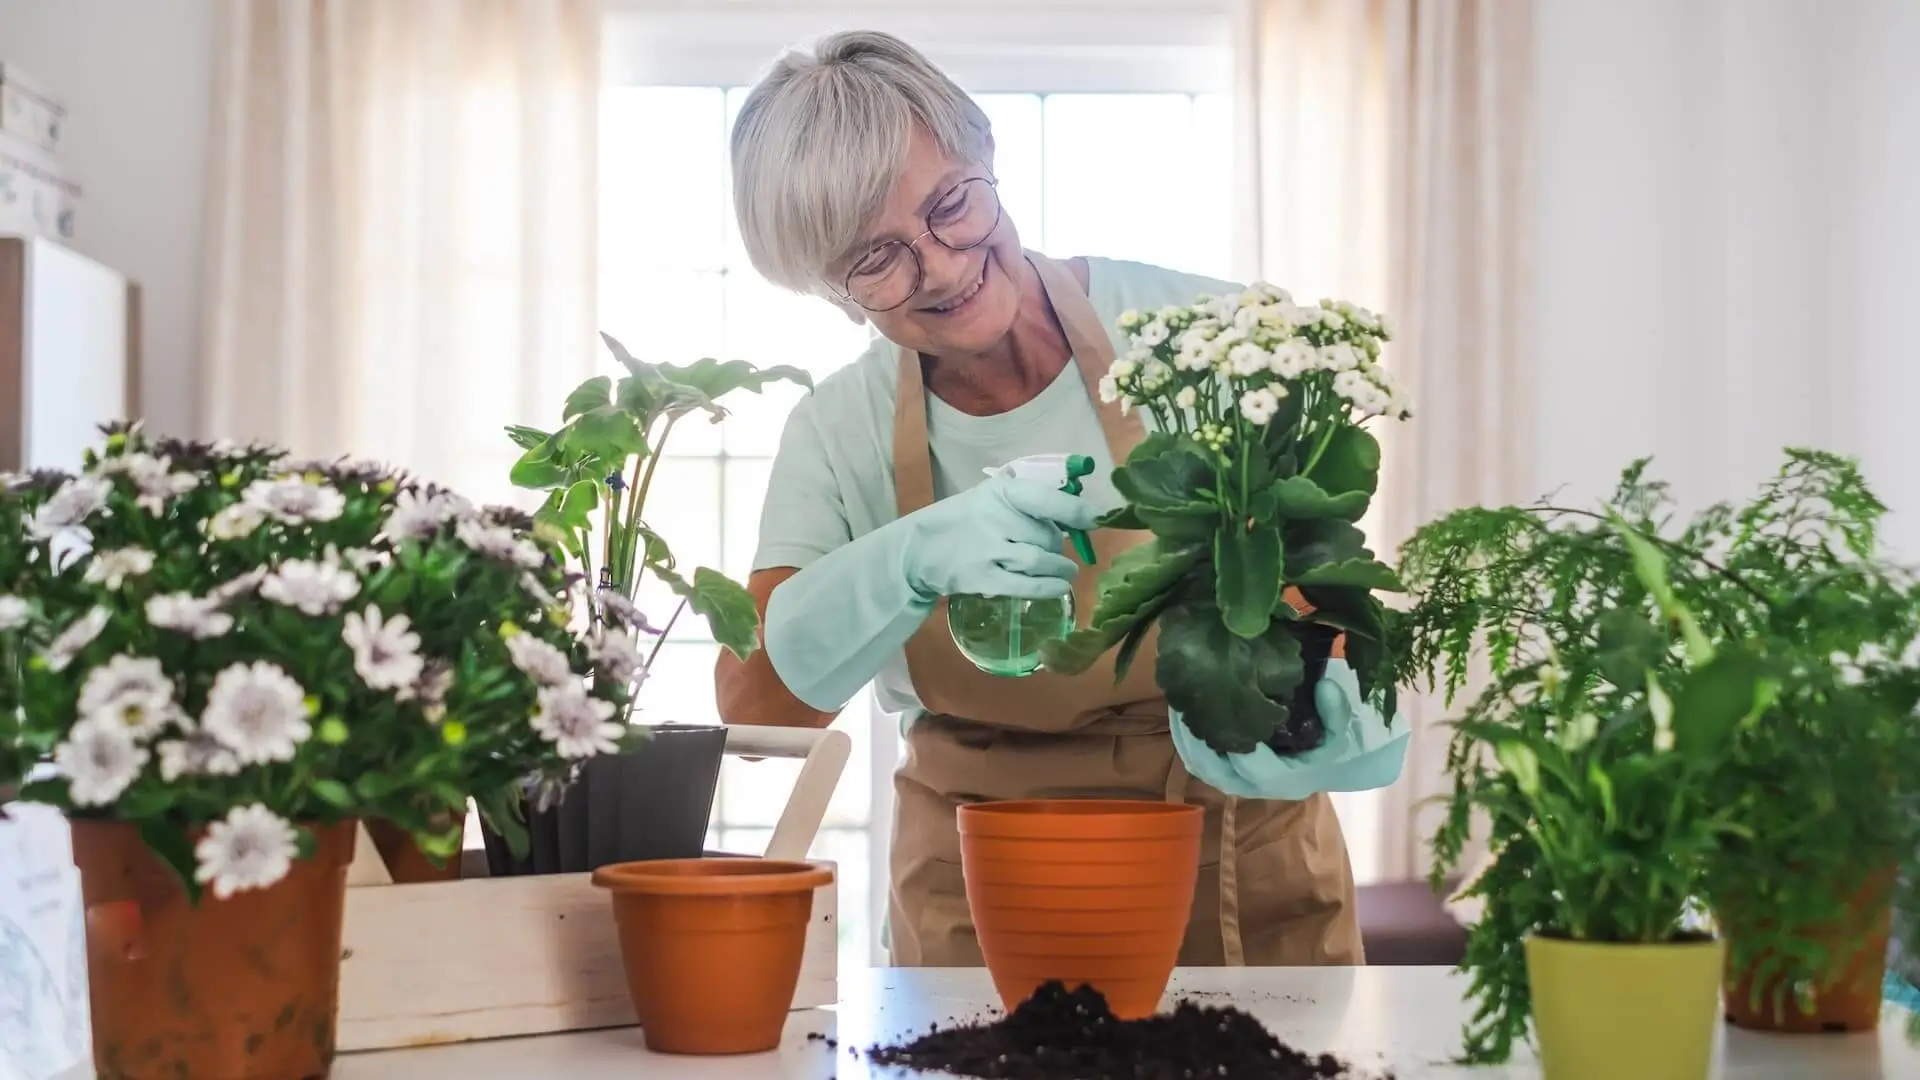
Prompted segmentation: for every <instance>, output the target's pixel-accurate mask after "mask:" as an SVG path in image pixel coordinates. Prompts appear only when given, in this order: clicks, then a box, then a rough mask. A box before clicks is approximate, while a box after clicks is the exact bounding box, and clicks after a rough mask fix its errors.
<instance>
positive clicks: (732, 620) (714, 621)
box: [647, 563, 760, 660]
mask: <svg viewBox="0 0 1920 1080" xmlns="http://www.w3.org/2000/svg"><path fill="white" fill-rule="evenodd" d="M647 569H649V570H651V571H653V573H654V575H655V576H657V577H659V578H660V580H661V581H664V582H666V583H667V587H668V588H670V589H672V590H673V591H674V594H675V595H677V596H681V597H684V598H685V599H686V601H687V607H689V608H691V609H692V610H693V613H694V614H696V615H699V616H701V617H703V618H705V619H706V620H707V626H708V627H709V628H710V629H711V630H712V631H713V640H714V641H716V642H719V643H720V644H721V645H722V646H725V647H726V649H727V651H729V652H731V653H733V655H735V656H737V657H739V658H740V659H742V660H744V659H746V658H747V657H748V656H751V655H752V654H753V650H754V649H756V648H758V647H759V644H760V634H759V629H760V612H759V609H758V607H757V606H756V605H755V604H754V601H753V594H752V593H750V592H748V591H747V590H746V588H745V587H744V586H742V585H740V584H738V583H737V582H735V581H733V580H732V579H731V578H729V577H727V576H726V575H725V574H722V573H721V572H719V571H718V570H710V569H708V568H707V567H704V566H702V567H698V568H696V569H695V570H694V572H693V580H692V581H688V580H687V579H686V578H683V577H681V576H680V575H679V574H678V573H676V572H675V571H673V570H671V569H668V568H667V567H665V566H661V565H659V564H657V563H649V564H647Z"/></svg>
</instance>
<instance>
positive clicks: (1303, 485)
mask: <svg viewBox="0 0 1920 1080" xmlns="http://www.w3.org/2000/svg"><path fill="white" fill-rule="evenodd" d="M1267 490H1268V491H1270V492H1272V493H1273V504H1274V512H1275V513H1276V514H1278V515H1279V516H1280V517H1282V518H1286V519H1288V520H1291V521H1303V520H1313V519H1315V518H1338V519H1340V520H1342V521H1359V520H1360V519H1361V518H1362V517H1365V516H1366V513H1367V504H1368V502H1369V501H1370V496H1369V495H1368V493H1367V492H1364V491H1345V492H1341V493H1340V494H1338V495H1331V494H1328V493H1327V490H1326V489H1325V488H1323V487H1321V486H1320V485H1319V484H1316V483H1314V482H1313V481H1311V480H1309V479H1307V478H1306V477H1304V476H1289V477H1287V478H1286V479H1285V480H1282V481H1280V482H1279V483H1276V484H1274V485H1273V486H1272V487H1270V488H1268V489H1267Z"/></svg>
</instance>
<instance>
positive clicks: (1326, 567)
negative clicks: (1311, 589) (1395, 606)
mask: <svg viewBox="0 0 1920 1080" xmlns="http://www.w3.org/2000/svg"><path fill="white" fill-rule="evenodd" d="M1293 584H1296V585H1301V586H1306V585H1343V586H1346V587H1348V588H1355V589H1373V590H1377V591H1379V592H1404V591H1406V588H1405V586H1403V585H1401V584H1400V578H1399V577H1398V576H1397V575H1395V574H1394V572H1393V570H1392V568H1390V567H1388V566H1387V565H1386V564H1385V563H1381V562H1376V561H1375V560H1372V559H1348V560H1346V561H1344V562H1336V563H1322V564H1320V565H1319V566H1316V567H1313V568H1312V569H1310V570H1307V571H1305V572H1304V573H1301V574H1300V575H1298V576H1296V577H1294V578H1293Z"/></svg>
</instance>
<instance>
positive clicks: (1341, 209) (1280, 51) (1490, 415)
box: [1235, 0, 1535, 880]
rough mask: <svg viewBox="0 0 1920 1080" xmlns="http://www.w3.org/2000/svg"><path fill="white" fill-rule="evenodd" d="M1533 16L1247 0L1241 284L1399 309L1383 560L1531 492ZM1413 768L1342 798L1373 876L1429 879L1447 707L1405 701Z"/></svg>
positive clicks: (1361, 860)
mask: <svg viewBox="0 0 1920 1080" xmlns="http://www.w3.org/2000/svg"><path fill="white" fill-rule="evenodd" d="M1531 16H1532V4H1531V3H1528V2H1525V0H1248V3H1247V5H1246V9H1245V15H1244V21H1243V24H1242V26H1241V32H1240V34H1239V35H1238V40H1239V42H1240V49H1239V62H1238V67H1239V73H1238V80H1237V87H1238V95H1237V97H1238V105H1239V107H1238V109H1237V111H1236V122H1237V124H1238V128H1239V147H1240V153H1239V155H1238V157H1239V163H1238V168H1237V177H1236V179H1237V185H1236V187H1237V191H1236V200H1235V205H1236V212H1237V214H1238V217H1239V228H1238V230H1237V232H1238V234H1239V235H1240V237H1241V248H1240V250H1239V251H1237V252H1236V257H1237V259H1238V261H1239V262H1240V267H1239V270H1240V272H1241V273H1242V274H1244V275H1247V276H1259V277H1263V278H1266V279H1267V280H1270V281H1273V282H1275V283H1276V284H1280V285H1282V286H1284V287H1287V288H1290V289H1293V290H1295V291H1296V292H1299V293H1302V294H1304V295H1306V296H1308V297H1318V296H1320V295H1337V296H1342V297H1345V298H1348V299H1351V300H1353V301H1355V302H1356V303H1360V304H1364V305H1367V306H1370V307H1375V308H1377V309H1380V310H1384V311H1386V312H1388V313H1389V316H1390V317H1391V319H1392V320H1393V322H1394V324H1395V328H1396V336H1397V340H1396V341H1395V343H1394V345H1393V346H1392V352H1391V354H1390V362H1391V364H1392V365H1393V366H1394V368H1395V370H1396V372H1397V373H1398V376H1399V378H1400V379H1401V380H1402V381H1403V382H1405V383H1406V384H1407V385H1408V386H1409V388H1410V389H1411V391H1412V394H1413V401H1414V409H1415V417H1414V419H1413V420H1412V421H1411V422H1410V423H1408V424H1405V425H1400V426H1399V427H1398V428H1397V429H1394V430H1387V431H1383V432H1382V433H1381V434H1382V436H1383V437H1382V440H1381V441H1382V444H1383V448H1384V452H1385V456H1386V465H1385V468H1384V471H1383V477H1382V484H1381V494H1380V498H1379V499H1378V500H1377V501H1376V507H1375V512H1374V515H1373V517H1372V519H1371V520H1370V521H1368V522H1366V523H1365V524H1366V525H1367V527H1368V531H1369V533H1370V535H1372V536H1373V538H1374V541H1375V547H1376V548H1378V549H1379V550H1381V551H1383V552H1391V551H1393V550H1395V549H1397V547H1398V545H1399V543H1400V542H1401V541H1402V540H1403V539H1404V538H1405V537H1406V536H1407V535H1408V533H1410V532H1411V531H1412V530H1413V529H1414V528H1416V527H1417V526H1418V525H1419V524H1420V523H1421V522H1424V521H1428V520H1430V519H1432V518H1434V517H1436V516H1438V515H1440V514H1442V513H1445V512H1446V511H1448V510H1450V509H1453V508H1455V507H1459V506H1465V505H1471V504H1475V503H1504V502H1511V501H1516V500H1520V499H1525V498H1527V497H1530V496H1531V495H1532V494H1535V493H1533V492H1529V491H1526V490H1524V488H1525V486H1526V485H1527V484H1528V483H1529V482H1530V481H1531V471H1530V469H1529V463H1528V452H1527V448H1529V447H1530V446H1531V445H1532V442H1531V428H1530V426H1529V418H1530V402H1531V397H1532V391H1531V384H1530V381H1529V364H1528V362H1527V346H1526V337H1527V334H1528V329H1529V328H1528V325H1527V318H1526V313H1527V311H1528V308H1529V300H1528V297H1527V295H1526V290H1527V285H1528V275H1527V267H1526V265H1525V252H1526V250H1527V246H1528V244H1529V242H1530V240H1529V235H1528V223H1529V222H1528V214H1529V213H1530V205H1531V204H1530V202H1529V186H1530V177H1529V163H1530V161H1531V153H1532V150H1531V125H1532V115H1531V75H1532V72H1531V64H1532V56H1533V40H1532V27H1531ZM1403 700H1404V702H1405V705H1404V707H1405V711H1406V715H1407V718H1408V720H1409V721H1410V722H1411V723H1412V724H1413V726H1414V736H1413V741H1412V745H1411V747H1410V748H1409V750H1408V755H1407V766H1406V773H1405V775H1404V776H1403V777H1402V779H1401V781H1400V782H1399V783H1398V784H1396V785H1395V786H1394V787H1392V788H1389V789H1387V790H1386V791H1384V792H1379V793H1364V794H1360V795H1356V796H1342V797H1339V807H1340V813H1341V819H1342V822H1343V824H1345V826H1346V828H1347V833H1348V842H1349V844H1350V846H1351V847H1352V848H1353V854H1354V863H1355V873H1356V874H1357V875H1359V876H1361V877H1362V878H1363V879H1364V878H1367V877H1374V878H1378V879H1389V880H1390V879H1397V878H1406V877H1413V876H1418V875H1421V874H1424V873H1425V872H1426V869H1427V867H1428V865H1429V860H1428V857H1427V853H1426V841H1427V838H1428V836H1429V835H1430V833H1431V831H1432V825H1433V824H1434V821H1435V819H1434V818H1433V817H1432V814H1433V812H1434V809H1433V807H1432V803H1433V799H1434V798H1435V797H1437V796H1443V795H1444V794H1445V793H1446V785H1445V774H1444V768H1443V766H1444V762H1445V755H1446V733H1445V731H1444V730H1442V729H1441V728H1440V727H1439V723H1440V721H1441V720H1442V718H1443V717H1442V712H1441V709H1440V708H1439V704H1438V702H1435V701H1431V700H1427V699H1425V698H1423V697H1421V696H1419V695H1408V696H1407V697H1406V698H1404V699H1403Z"/></svg>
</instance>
